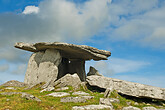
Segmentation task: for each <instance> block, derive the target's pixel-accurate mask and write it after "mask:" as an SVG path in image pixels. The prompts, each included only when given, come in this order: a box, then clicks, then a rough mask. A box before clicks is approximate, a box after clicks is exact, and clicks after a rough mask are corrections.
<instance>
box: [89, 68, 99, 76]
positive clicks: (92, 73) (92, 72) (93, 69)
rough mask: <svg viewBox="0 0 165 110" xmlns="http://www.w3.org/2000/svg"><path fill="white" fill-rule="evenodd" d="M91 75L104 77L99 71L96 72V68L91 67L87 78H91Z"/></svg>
mask: <svg viewBox="0 0 165 110" xmlns="http://www.w3.org/2000/svg"><path fill="white" fill-rule="evenodd" d="M91 75H98V76H102V75H101V74H100V73H99V72H98V70H96V69H95V68H94V67H92V66H90V68H89V72H88V73H87V76H91Z"/></svg>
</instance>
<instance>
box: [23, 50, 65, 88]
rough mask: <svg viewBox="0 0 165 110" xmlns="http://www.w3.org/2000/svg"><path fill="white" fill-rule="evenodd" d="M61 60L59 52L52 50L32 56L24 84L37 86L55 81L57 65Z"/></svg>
mask: <svg viewBox="0 0 165 110" xmlns="http://www.w3.org/2000/svg"><path fill="white" fill-rule="evenodd" d="M61 59H62V58H61V55H60V53H59V51H57V50H54V49H47V50H46V51H45V52H37V53H34V54H32V56H31V58H30V60H29V63H28V68H27V72H26V76H25V81H24V82H25V83H27V84H38V83H40V82H46V83H51V82H52V81H55V80H56V79H57V76H58V65H59V64H60V63H61ZM48 85H49V84H48Z"/></svg>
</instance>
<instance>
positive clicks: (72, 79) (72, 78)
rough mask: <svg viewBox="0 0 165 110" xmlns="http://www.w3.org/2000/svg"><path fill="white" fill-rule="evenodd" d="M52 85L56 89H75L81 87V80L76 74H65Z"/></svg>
mask: <svg viewBox="0 0 165 110" xmlns="http://www.w3.org/2000/svg"><path fill="white" fill-rule="evenodd" d="M52 85H53V86H56V87H66V86H72V87H73V88H75V89H77V88H79V86H80V85H81V80H80V78H79V76H78V75H77V74H76V73H75V74H73V75H71V74H66V75H65V76H64V77H62V78H60V79H59V80H57V81H55V82H54V83H53V84H52Z"/></svg>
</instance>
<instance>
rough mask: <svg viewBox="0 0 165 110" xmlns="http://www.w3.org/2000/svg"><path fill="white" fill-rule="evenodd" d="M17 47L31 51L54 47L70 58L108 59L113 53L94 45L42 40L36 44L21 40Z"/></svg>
mask: <svg viewBox="0 0 165 110" xmlns="http://www.w3.org/2000/svg"><path fill="white" fill-rule="evenodd" d="M15 47H16V48H19V49H23V50H27V51H31V52H38V51H44V50H46V49H50V48H51V49H52V48H53V49H57V50H60V51H61V53H62V56H63V57H65V58H69V59H84V60H91V59H93V60H107V57H109V56H110V55H111V53H110V52H109V51H105V50H99V49H97V48H94V47H90V46H86V45H74V44H68V43H60V42H53V43H49V42H40V43H36V44H28V43H23V42H19V43H16V44H15Z"/></svg>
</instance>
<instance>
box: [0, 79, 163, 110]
mask: <svg viewBox="0 0 165 110" xmlns="http://www.w3.org/2000/svg"><path fill="white" fill-rule="evenodd" d="M43 85H44V83H41V84H38V85H33V86H28V85H26V84H24V83H21V82H18V81H9V82H7V83H5V84H3V85H1V86H0V110H25V109H26V110H165V103H164V102H162V101H157V100H148V99H139V98H135V97H128V96H124V95H121V94H118V93H117V91H115V90H111V89H110V88H109V89H107V90H106V91H103V92H101V91H96V90H93V89H92V88H90V87H87V86H85V84H82V85H81V87H79V88H76V89H74V88H73V87H71V86H66V87H46V88H43Z"/></svg>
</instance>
